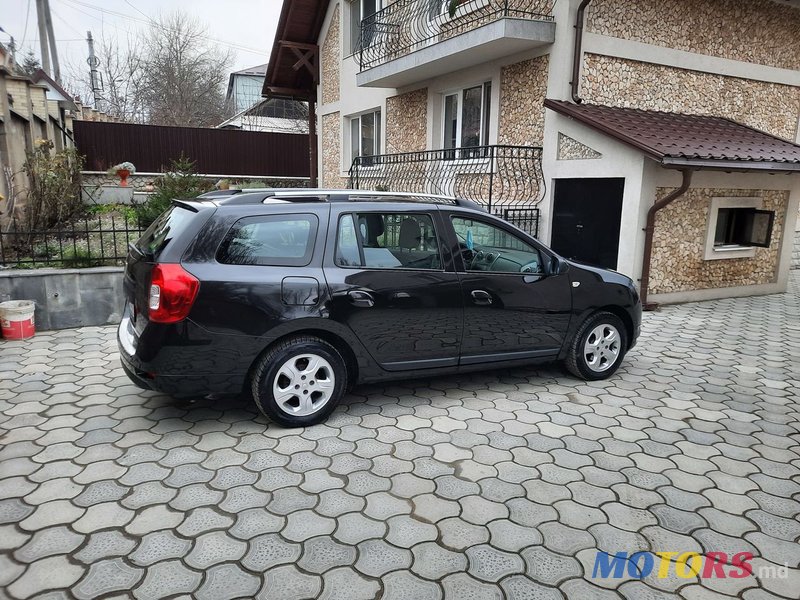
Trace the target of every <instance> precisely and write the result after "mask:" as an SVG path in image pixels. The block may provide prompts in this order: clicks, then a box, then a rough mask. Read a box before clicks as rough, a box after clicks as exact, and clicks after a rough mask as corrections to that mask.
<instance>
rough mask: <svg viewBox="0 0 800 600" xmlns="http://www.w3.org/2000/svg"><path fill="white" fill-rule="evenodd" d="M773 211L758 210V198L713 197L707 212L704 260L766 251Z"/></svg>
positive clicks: (759, 206)
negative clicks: (761, 250)
mask: <svg viewBox="0 0 800 600" xmlns="http://www.w3.org/2000/svg"><path fill="white" fill-rule="evenodd" d="M774 223H775V212H774V211H771V210H762V209H761V199H760V198H714V199H712V201H711V210H710V211H709V219H708V233H707V238H706V256H705V258H706V260H715V259H723V258H749V257H752V256H755V248H769V246H770V244H771V242H772V227H773V225H774Z"/></svg>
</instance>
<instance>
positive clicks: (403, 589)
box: [382, 417, 442, 600]
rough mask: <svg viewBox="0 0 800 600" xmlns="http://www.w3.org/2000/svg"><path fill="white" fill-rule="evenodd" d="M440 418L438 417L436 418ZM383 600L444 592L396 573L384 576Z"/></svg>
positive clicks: (433, 597) (429, 597) (431, 597)
mask: <svg viewBox="0 0 800 600" xmlns="http://www.w3.org/2000/svg"><path fill="white" fill-rule="evenodd" d="M436 418H438V417H436ZM382 581H383V588H384V592H383V596H382V600H409V599H410V598H414V600H439V599H440V598H441V597H442V590H441V589H440V588H439V586H438V585H436V584H435V583H433V582H431V581H424V580H422V579H420V578H419V577H415V576H414V575H412V574H411V573H409V572H408V571H395V572H394V573H389V574H388V575H386V576H384V577H383V579H382Z"/></svg>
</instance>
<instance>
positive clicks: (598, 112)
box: [544, 99, 800, 172]
mask: <svg viewBox="0 0 800 600" xmlns="http://www.w3.org/2000/svg"><path fill="white" fill-rule="evenodd" d="M544 105H545V107H547V108H549V109H551V110H554V111H556V112H558V113H560V114H562V115H565V116H567V117H571V118H573V119H575V120H577V121H580V122H581V123H584V124H586V125H588V126H589V127H592V128H594V129H597V130H598V131H601V132H602V133H605V134H607V135H609V136H611V137H613V138H615V139H617V140H619V141H621V142H624V143H626V144H629V145H631V146H633V147H635V148H638V149H639V150H641V151H642V152H644V153H645V154H647V155H648V156H650V157H651V158H653V159H655V160H657V161H659V162H661V163H662V164H663V165H664V166H668V167H681V166H689V167H691V166H695V167H697V168H705V169H724V170H737V171H741V170H746V171H750V170H769V171H784V172H785V171H794V172H800V145H797V144H793V143H791V142H788V141H786V140H784V139H781V138H778V137H775V136H773V135H770V134H768V133H764V132H763V131H759V130H757V129H753V128H752V127H748V126H746V125H742V124H741V123H737V122H736V121H731V120H730V119H725V118H723V117H711V116H705V115H685V114H680V113H670V112H658V111H654V110H639V109H635V108H615V107H611V106H602V105H598V104H572V103H571V102H565V101H562V100H550V99H547V100H545V101H544Z"/></svg>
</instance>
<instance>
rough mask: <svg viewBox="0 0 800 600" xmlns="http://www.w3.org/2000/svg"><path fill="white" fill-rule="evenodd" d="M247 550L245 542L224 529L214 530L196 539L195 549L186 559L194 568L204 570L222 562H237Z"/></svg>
mask: <svg viewBox="0 0 800 600" xmlns="http://www.w3.org/2000/svg"><path fill="white" fill-rule="evenodd" d="M246 550H247V544H246V543H245V542H242V541H239V540H236V539H234V538H231V537H229V536H228V535H227V534H226V533H225V532H224V531H214V532H212V533H206V534H204V535H201V536H200V537H198V538H197V539H195V541H194V549H193V550H192V551H191V552H190V553H189V555H188V556H187V557H186V558H185V559H184V560H185V561H186V564H187V565H189V566H190V567H192V568H193V569H198V570H203V569H207V568H208V567H211V566H213V565H216V564H219V563H221V562H235V561H237V560H239V559H240V558H241V557H242V556H243V555H244V553H245V551H246Z"/></svg>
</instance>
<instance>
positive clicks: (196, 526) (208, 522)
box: [177, 506, 233, 537]
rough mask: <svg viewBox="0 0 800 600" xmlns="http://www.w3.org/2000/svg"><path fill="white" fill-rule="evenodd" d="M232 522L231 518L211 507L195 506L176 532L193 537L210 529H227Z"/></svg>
mask: <svg viewBox="0 0 800 600" xmlns="http://www.w3.org/2000/svg"><path fill="white" fill-rule="evenodd" d="M232 524H233V518H232V517H230V516H228V515H221V514H219V513H217V512H215V511H214V510H212V509H211V508H208V507H205V506H203V507H201V508H195V509H194V510H193V511H192V512H190V513H189V516H188V517H186V518H185V519H184V520H183V522H182V523H181V524H180V525H179V526H178V529H177V531H178V533H180V534H181V535H184V536H189V537H194V536H197V535H200V534H201V533H205V532H206V531H210V530H212V529H227V528H228V527H230V526H231V525H232Z"/></svg>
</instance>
